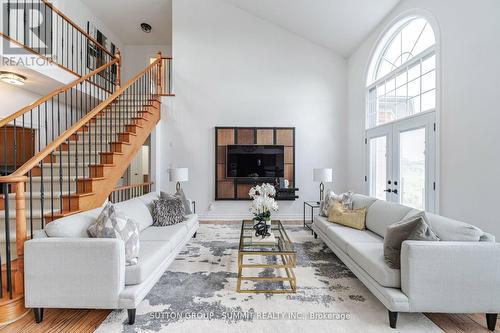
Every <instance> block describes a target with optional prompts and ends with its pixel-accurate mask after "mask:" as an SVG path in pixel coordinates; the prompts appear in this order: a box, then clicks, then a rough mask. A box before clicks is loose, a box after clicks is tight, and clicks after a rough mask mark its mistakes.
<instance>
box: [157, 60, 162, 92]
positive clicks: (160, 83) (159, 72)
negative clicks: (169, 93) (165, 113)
mask: <svg viewBox="0 0 500 333" xmlns="http://www.w3.org/2000/svg"><path fill="white" fill-rule="evenodd" d="M156 59H157V61H158V83H157V95H158V96H160V95H161V94H163V86H162V84H163V77H162V76H163V70H162V65H163V59H162V56H161V52H160V51H158V54H157V55H156Z"/></svg>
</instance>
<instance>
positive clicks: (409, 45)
mask: <svg viewBox="0 0 500 333" xmlns="http://www.w3.org/2000/svg"><path fill="white" fill-rule="evenodd" d="M425 24H426V21H425V20H424V19H415V20H413V21H411V22H410V23H409V24H408V25H407V26H405V27H404V28H403V30H402V31H401V33H402V36H403V40H402V51H403V61H404V62H406V61H408V60H410V59H411V58H413V57H414V56H415V55H416V53H415V52H414V51H415V45H416V44H417V43H418V41H419V37H420V35H421V33H422V31H423V29H424V27H425Z"/></svg>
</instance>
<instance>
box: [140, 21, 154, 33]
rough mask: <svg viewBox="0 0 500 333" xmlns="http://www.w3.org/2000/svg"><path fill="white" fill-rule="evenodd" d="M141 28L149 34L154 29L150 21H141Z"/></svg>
mask: <svg viewBox="0 0 500 333" xmlns="http://www.w3.org/2000/svg"><path fill="white" fill-rule="evenodd" d="M141 29H142V31H144V32H145V33H147V34H149V33H150V32H151V30H153V28H152V27H151V25H150V24H148V23H141Z"/></svg>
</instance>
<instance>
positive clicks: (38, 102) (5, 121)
mask: <svg viewBox="0 0 500 333" xmlns="http://www.w3.org/2000/svg"><path fill="white" fill-rule="evenodd" d="M118 62H119V59H116V58H115V59H114V60H112V61H110V62H108V63H107V64H105V65H102V66H101V67H99V68H97V69H96V70H93V71H92V72H90V73H88V74H87V75H85V76H82V77H81V78H79V79H77V80H75V81H73V82H71V83H68V84H67V85H65V86H63V87H60V88H57V89H55V90H54V91H52V92H51V93H50V94H48V95H46V96H43V97H41V98H39V99H37V100H36V101H34V102H33V103H31V104H29V105H27V106H25V107H24V108H22V109H21V110H19V111H17V112H14V113H13V114H11V115H10V116H8V117H6V118H3V119H2V120H0V128H1V127H4V126H5V125H7V124H8V123H10V122H11V121H13V120H14V119H17V118H18V117H20V116H22V115H23V114H25V113H27V112H29V111H30V110H32V109H34V108H36V107H37V106H39V105H41V104H43V103H45V102H47V101H48V100H50V99H51V98H52V97H54V96H56V95H58V94H60V93H62V92H64V91H66V90H69V89H71V88H73V87H75V86H76V85H78V84H79V83H81V82H83V81H86V80H88V79H89V78H90V77H92V76H94V75H96V74H99V73H100V72H102V71H103V70H105V69H106V68H108V67H110V66H112V65H114V64H116V63H118Z"/></svg>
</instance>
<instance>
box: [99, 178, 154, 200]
mask: <svg viewBox="0 0 500 333" xmlns="http://www.w3.org/2000/svg"><path fill="white" fill-rule="evenodd" d="M153 184H154V183H153V182H147V183H141V184H132V185H124V186H118V187H116V188H115V189H114V190H113V192H111V194H110V195H109V198H108V199H109V201H111V202H112V203H117V202H122V201H126V200H129V199H132V198H136V197H140V196H141V195H144V194H147V193H149V192H151V190H152V186H153Z"/></svg>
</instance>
